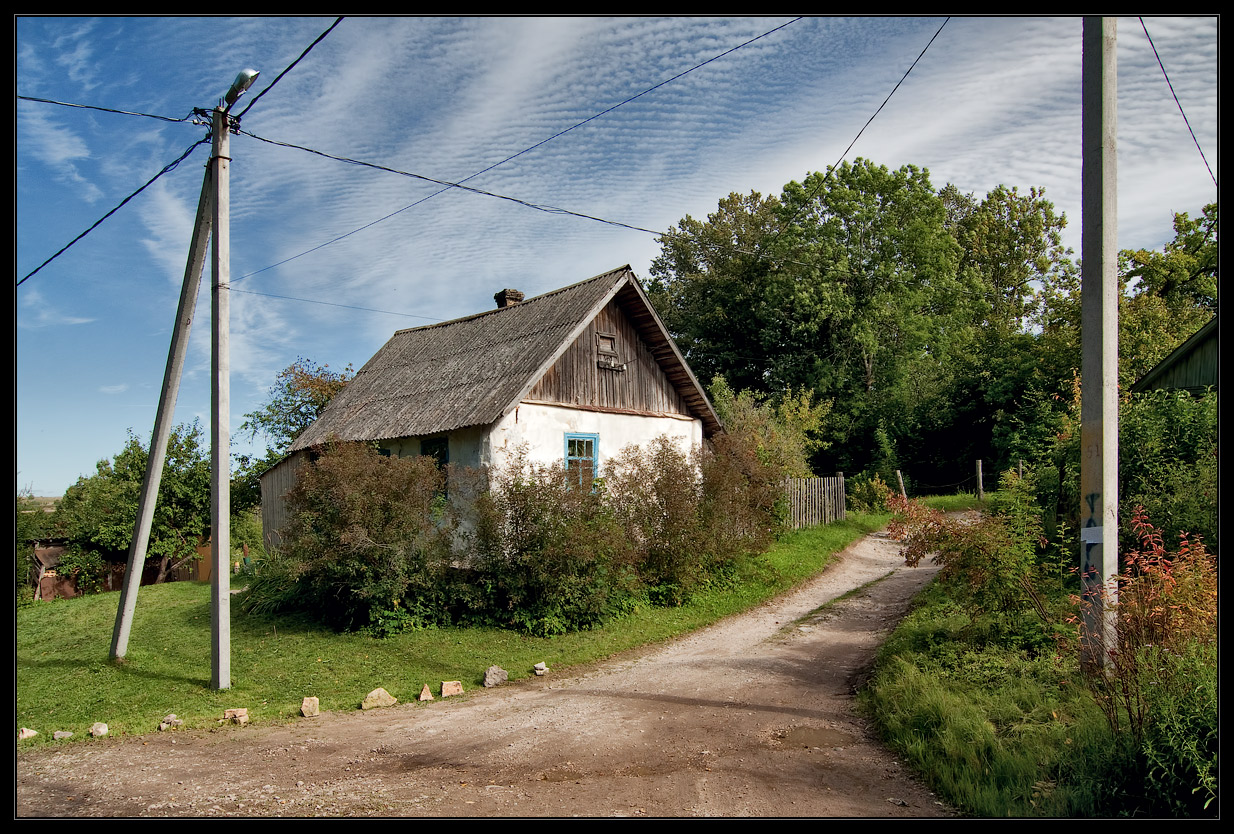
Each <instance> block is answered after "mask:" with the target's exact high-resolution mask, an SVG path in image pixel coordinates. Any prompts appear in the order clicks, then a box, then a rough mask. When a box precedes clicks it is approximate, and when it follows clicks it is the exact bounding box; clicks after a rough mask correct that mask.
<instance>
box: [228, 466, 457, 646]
mask: <svg viewBox="0 0 1234 834" xmlns="http://www.w3.org/2000/svg"><path fill="white" fill-rule="evenodd" d="M445 486H446V480H445V473H444V472H443V471H441V470H439V469H438V468H437V466H436V464H435V463H434V461H433V460H432V459H431V458H426V457H414V458H389V457H383V456H381V455H380V454H378V453H377V451H376V450H375V449H373V448H371V447H370V446H368V445H365V444H360V443H343V444H338V445H337V446H335V447H334V448H331V449H329V450H328V451H327V452H326V453H325V454H323V455H322V456H321V457H320V459H318V460H317V461H315V462H313V463H311V464H309V465H306V466H302V467H301V468H300V470H299V472H298V473H297V480H296V484H295V486H294V487H292V489H291V490H290V491H289V492H288V493H287V499H286V500H287V506H288V513H289V516H290V520H289V522H288V525H287V527H286V528H285V529H284V530H283V541H282V546H281V548H280V552H279V553H278V554H274V555H271V556H270V557H268V558H267V559H266V560H264V561H263V562H262V564H261V567H260V569H259V570H258V571H257V576H256V577H254V580H253V581H252V582H251V583H250V585H249V588H248V590H247V591H246V592H245V593H244V595H243V596H242V597H241V599H240V605H241V607H242V608H245V609H246V610H250V611H255V612H261V611H270V610H280V609H289V608H301V609H305V610H309V611H312V612H315V613H316V615H317V616H319V617H320V618H321V619H322V620H323V621H325V622H326V623H328V624H330V625H332V626H333V627H335V628H339V629H364V628H367V629H369V630H371V631H373V632H374V633H378V634H387V633H394V632H397V631H400V630H402V629H404V628H407V627H419V626H430V625H434V624H438V623H441V622H443V621H448V619H449V609H448V603H449V599H448V598H447V596H446V593H445V591H446V583H445V582H444V581H443V580H444V579H445V574H446V571H447V569H448V567H449V564H450V561H451V558H452V543H453V536H454V529H455V526H456V524H455V519H454V518H453V516H452V515H451V513H450V512H449V511H448V506H447V503H446V501H445V500H444V490H445Z"/></svg>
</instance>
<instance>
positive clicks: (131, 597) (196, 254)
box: [111, 166, 212, 659]
mask: <svg viewBox="0 0 1234 834" xmlns="http://www.w3.org/2000/svg"><path fill="white" fill-rule="evenodd" d="M210 191H211V171H210V167H209V166H207V167H206V175H205V177H204V179H203V180H202V183H201V197H200V198H199V199H198V200H197V223H196V224H195V225H194V226H193V239H192V242H191V243H190V244H189V258H188V264H187V265H185V267H184V282H183V284H182V285H181V288H180V304H179V306H178V307H177V308H176V326H175V328H173V330H172V333H171V347H170V348H169V349H168V351H167V367H166V369H165V370H164V371H163V390H162V392H161V393H160V394H159V407H158V411H157V413H156V414H155V417H154V434H153V435H151V438H150V454H149V457H148V458H147V460H146V477H145V480H143V481H142V482H141V498H140V499H139V503H138V505H137V520H136V521H135V522H134V524H133V542H132V544H131V545H130V546H129V560H128V565H127V566H126V567H125V571H124V585H123V587H122V588H121V590H120V606H119V608H118V609H117V610H116V626H115V629H114V630H113V631H112V635H111V656H112V658H115V659H119V658H122V657H124V655H125V654H126V653H127V652H128V649H129V632H130V631H131V630H132V627H133V612H134V611H135V610H136V608H137V590H138V588H140V587H141V574H142V569H143V568H144V567H145V565H146V548H148V547H149V545H150V527H151V525H152V524H153V521H154V504H155V501H156V500H157V498H158V494H159V483H160V482H161V481H162V479H163V462H164V460H166V458H167V440H168V437H169V436H170V434H171V423H172V418H173V417H174V415H175V411H176V396H177V394H178V393H179V391H180V377H181V375H182V372H183V371H184V354H185V352H186V351H187V350H188V344H189V330H190V329H191V327H192V324H193V314H194V312H195V310H196V308H197V289H198V287H200V286H201V272H202V269H203V268H204V267H205V265H206V244H207V242H208V241H209V239H210V225H211V221H212V211H211V200H210Z"/></svg>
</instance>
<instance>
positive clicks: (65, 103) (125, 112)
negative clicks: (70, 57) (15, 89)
mask: <svg viewBox="0 0 1234 834" xmlns="http://www.w3.org/2000/svg"><path fill="white" fill-rule="evenodd" d="M17 98H18V99H19V100H21V101H38V102H41V103H43V104H58V105H60V106H61V107H80V108H81V109H83V110H98V111H100V112H103V113H117V114H119V115H121V116H145V117H146V118H147V119H159V120H161V121H164V122H177V123H178V122H187V121H188V120H189V119H191V118H192V117H193V113H192V112H190V113H189V114H188V115H187V116H181V117H180V118H179V119H173V118H172V117H171V116H158V115H155V114H154V113H138V112H135V111H133V110H116V109H115V108H113V107H98V106H96V105H93V104H74V103H73V102H70V101H56V100H55V99H50V98H35V97H34V96H18V97H17Z"/></svg>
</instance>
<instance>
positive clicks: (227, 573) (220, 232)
mask: <svg viewBox="0 0 1234 834" xmlns="http://www.w3.org/2000/svg"><path fill="white" fill-rule="evenodd" d="M230 126H231V125H230V124H229V119H228V116H227V111H226V110H224V109H223V107H222V106H219V107H218V108H216V109H215V111H214V118H213V123H212V127H213V132H214V146H213V151H214V153H213V155H212V156H213V162H214V165H213V171H214V259H213V262H212V263H211V269H210V323H211V328H210V332H211V340H210V348H211V349H210V555H211V556H212V557H213V559H214V569H213V570H212V571H211V572H210V638H211V639H210V670H211V671H210V686H211V687H213V688H214V689H230V688H231V459H230V458H231V416H230V410H231V380H230V374H231V344H230V337H231V331H230V317H231V303H230V296H229V292H228V291H229V289H230V287H228V286H227V284H228V282H229V281H230V280H231V234H230V230H229V228H228V222H229V217H230V215H229V211H230V207H231V191H230V185H229V183H228V164H229V163H230V162H231V157H230V156H229V154H230V152H231V150H230V148H231V142H230V141H229V140H230V137H231V134H230V131H229V128H230Z"/></svg>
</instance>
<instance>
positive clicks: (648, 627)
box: [16, 514, 888, 749]
mask: <svg viewBox="0 0 1234 834" xmlns="http://www.w3.org/2000/svg"><path fill="white" fill-rule="evenodd" d="M887 520H888V517H887V516H872V515H862V514H850V515H849V519H848V520H847V521H845V522H841V523H838V524H832V525H829V526H827V527H819V528H813V529H808V530H801V531H797V532H794V533H790V534H788V535H786V536H785V537H784V538H783V539H782V540H781V541H779V542H778V543H776V544H775V545H774V546H773V547H772V549H771V550H770V551H769V552H768V553H766V554H765V555H763V556H761V557H759V558H757V559H755V560H752V561H751V563H750V565H749V567H748V568H747V569H746V570H745V571H744V572H743V574H742V575H741V576H740V578H739V581H738V582H736V583H734V584H732V585H729V586H727V587H722V588H714V589H710V590H708V591H706V592H704V593H701V594H699V595H697V596H696V597H695V598H694V599H693V600H692V601H691V602H690V603H689V604H687V605H683V606H681V607H679V608H645V609H643V610H640V611H636V612H634V613H632V614H629V615H627V616H624V617H622V618H620V619H618V620H614V621H611V622H609V623H607V624H606V625H605V626H604V627H602V628H597V629H593V630H590V631H584V632H578V633H575V634H568V635H564V636H558V637H551V638H537V637H530V636H527V635H524V634H519V633H516V632H513V631H503V630H498V629H482V628H441V629H431V630H424V631H417V632H411V633H407V634H401V635H398V636H395V637H392V638H388V639H377V638H372V637H366V636H362V635H358V634H338V633H335V632H333V631H330V630H328V629H325V628H322V627H320V626H318V625H316V624H313V623H310V622H307V621H305V620H303V619H297V618H289V617H276V618H270V617H258V616H252V615H246V614H244V613H242V612H240V611H239V610H237V609H235V608H233V610H232V619H231V669H232V688H231V689H230V690H227V691H225V692H221V693H220V692H216V691H213V690H211V689H210V688H209V684H210V588H209V586H208V585H205V584H197V583H190V582H176V583H171V584H168V585H161V586H149V587H145V588H142V589H141V592H140V594H139V597H138V602H137V612H136V615H135V617H134V622H133V628H132V633H131V637H130V640H129V651H128V657H127V658H126V660H125V661H124V662H123V663H113V662H111V661H110V660H109V659H108V649H109V647H110V644H111V634H112V628H113V626H114V624H115V617H116V607H117V605H118V604H119V594H118V593H107V594H97V595H94V596H87V597H79V598H77V599H72V600H57V601H54V602H42V603H37V604H33V605H23V606H22V607H20V608H19V609H18V610H17V618H16V619H17V715H16V719H17V725H18V726H19V727H30V728H31V729H34V730H37V731H38V732H39V735H38V736H36V737H35V738H34V739H31V740H29V741H23V742H20V743H19V746H20V747H21V748H23V749H24V748H27V747H29V746H34V745H41V744H45V743H48V742H50V741H51V736H52V733H53V732H54V731H56V730H69V731H72V732H73V733H74V734H75V736H74V738H73V739H72V740H71V741H70V742H58V743H72V742H73V741H78V740H81V739H84V738H88V735H87V733H88V730H89V728H90V725H91V724H93V723H94V722H96V721H103V722H106V723H107V725H108V727H109V728H110V732H111V733H112V734H113V735H114V734H144V733H149V732H153V731H155V730H156V728H157V726H158V724H159V721H161V720H162V718H163V717H164V716H165V715H167V714H168V713H175V714H176V715H177V716H178V717H180V718H181V719H183V720H184V721H185V725H186V726H187V727H207V726H211V725H213V724H214V723H215V722H216V721H217V720H218V719H219V718H220V717H221V716H222V714H223V710H224V709H227V708H229V707H247V708H248V710H249V716H250V719H251V720H252V721H254V722H262V721H285V720H290V719H292V718H293V717H295V716H296V715H298V714H299V709H300V702H301V700H302V698H304V696H306V695H315V696H317V697H318V698H319V699H320V701H321V708H322V709H323V710H341V709H356V708H358V706H359V704H360V700H361V699H362V698H363V697H364V696H365V694H367V693H368V692H369V691H371V690H372V689H374V688H376V687H378V686H381V687H385V689H386V690H388V691H389V692H390V693H391V694H392V695H394V697H396V698H398V699H399V700H400V701H405V702H407V701H413V700H414V699H415V698H416V697H417V696H418V695H419V693H420V690H421V688H422V687H423V686H424V685H425V684H429V686H430V688H431V690H432V692H433V695H434V697H438V696H440V694H441V682H442V681H443V680H460V681H462V683H463V688H464V690H471V689H475V688H477V687H479V686H481V683H482V681H483V677H484V670H485V669H486V668H488V667H489V666H491V665H493V664H496V665H499V666H501V667H502V668H503V669H506V670H508V671H509V673H510V677H511V679H518V678H524V677H527V676H528V675H530V674H531V667H532V666H533V664H535V663H537V662H540V661H543V662H545V663H547V664H548V667H549V668H550V669H554V670H557V669H562V668H564V667H567V666H571V665H575V664H581V663H588V662H591V661H596V660H601V659H603V658H606V657H609V656H611V655H614V654H616V653H618V652H622V651H625V650H627V649H631V648H635V647H638V646H642V645H646V644H648V643H654V642H657V641H661V640H666V639H668V638H670V637H675V636H677V635H680V634H683V633H685V632H688V631H691V630H693V629H696V628H699V627H701V626H704V625H707V624H709V623H712V622H715V621H716V620H718V619H720V618H722V617H724V616H727V615H729V614H733V613H736V612H739V611H743V610H746V609H747V608H750V607H752V606H754V605H757V604H759V603H761V602H763V601H765V600H767V599H769V598H771V597H773V596H775V595H777V594H779V593H782V592H783V591H785V590H788V589H789V588H792V587H794V586H795V585H797V584H799V583H801V582H802V581H804V580H805V579H807V578H809V577H811V576H813V575H814V574H816V573H818V572H819V571H820V570H822V569H823V568H824V567H825V566H826V565H827V564H828V563H829V562H830V560H831V557H832V556H833V555H834V554H835V553H837V552H839V551H840V550H842V549H843V548H844V547H846V546H847V545H848V544H849V543H851V542H853V541H855V540H856V539H858V538H860V537H862V536H864V535H866V534H867V533H870V532H873V531H875V530H877V529H879V528H881V527H882V526H883V525H884V524H886V522H887Z"/></svg>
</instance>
